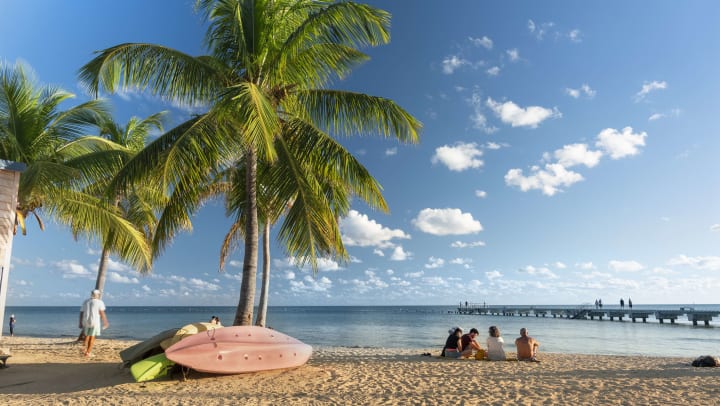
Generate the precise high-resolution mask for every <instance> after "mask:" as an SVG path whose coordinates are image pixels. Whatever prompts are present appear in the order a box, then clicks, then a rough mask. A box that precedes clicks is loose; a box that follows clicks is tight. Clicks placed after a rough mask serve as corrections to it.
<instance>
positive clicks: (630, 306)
mask: <svg viewBox="0 0 720 406" xmlns="http://www.w3.org/2000/svg"><path fill="white" fill-rule="evenodd" d="M628 307H629V308H630V310H632V299H630V298H628Z"/></svg>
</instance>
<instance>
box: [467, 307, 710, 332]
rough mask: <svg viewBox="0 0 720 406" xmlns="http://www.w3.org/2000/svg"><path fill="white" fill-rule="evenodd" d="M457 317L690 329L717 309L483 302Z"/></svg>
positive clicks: (707, 318)
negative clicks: (680, 323) (684, 323)
mask: <svg viewBox="0 0 720 406" xmlns="http://www.w3.org/2000/svg"><path fill="white" fill-rule="evenodd" d="M456 313H458V314H468V315H471V314H475V315H488V316H518V317H530V316H535V317H548V316H552V317H553V318H557V317H560V318H567V319H576V320H587V319H590V320H595V318H597V319H598V320H603V319H604V318H608V319H610V321H613V320H615V319H617V320H618V321H624V320H625V318H627V319H629V320H632V322H633V323H635V322H636V321H637V320H642V322H643V323H646V322H647V320H648V319H649V318H650V317H653V318H655V320H657V321H658V322H660V323H661V324H663V323H664V322H665V320H670V323H671V324H674V323H675V321H676V320H677V319H678V318H680V317H681V316H683V317H685V318H687V320H688V322H691V323H692V324H693V326H697V325H698V322H703V323H704V325H705V326H710V321H712V320H713V319H714V318H715V317H720V311H716V310H695V309H693V308H684V307H681V308H680V309H679V310H665V309H642V310H633V309H629V308H628V309H601V308H595V307H592V306H589V305H582V306H576V307H540V306H488V305H486V304H484V303H482V304H479V303H466V304H465V305H462V304H461V305H460V306H459V307H458V308H457V312H456Z"/></svg>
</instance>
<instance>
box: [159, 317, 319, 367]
mask: <svg viewBox="0 0 720 406" xmlns="http://www.w3.org/2000/svg"><path fill="white" fill-rule="evenodd" d="M311 354H312V347H311V346H309V345H307V344H305V343H303V342H302V341H300V340H298V339H296V338H293V337H290V336H288V335H286V334H283V333H281V332H279V331H276V330H272V329H268V328H265V327H258V326H233V327H224V328H219V329H215V330H208V331H204V332H200V333H197V334H195V335H192V336H190V337H187V338H185V339H183V340H182V341H179V342H177V343H175V344H173V345H172V346H171V347H169V348H167V349H166V350H165V355H166V356H167V358H168V359H169V360H171V361H173V362H175V363H177V364H180V365H183V366H186V367H189V368H192V369H194V370H197V371H201V372H210V373H217V374H239V373H245V372H255V371H266V370H270V369H284V368H294V367H299V366H301V365H303V364H305V363H306V362H307V361H308V359H310V355H311Z"/></svg>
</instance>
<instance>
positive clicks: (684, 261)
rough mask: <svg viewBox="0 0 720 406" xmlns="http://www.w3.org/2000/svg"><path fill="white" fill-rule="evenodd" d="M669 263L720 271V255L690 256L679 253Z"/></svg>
mask: <svg viewBox="0 0 720 406" xmlns="http://www.w3.org/2000/svg"><path fill="white" fill-rule="evenodd" d="M668 265H686V266H689V267H691V268H695V269H701V270H705V271H720V257H717V256H706V257H688V256H687V255H678V256H676V257H675V258H672V259H671V260H670V261H668Z"/></svg>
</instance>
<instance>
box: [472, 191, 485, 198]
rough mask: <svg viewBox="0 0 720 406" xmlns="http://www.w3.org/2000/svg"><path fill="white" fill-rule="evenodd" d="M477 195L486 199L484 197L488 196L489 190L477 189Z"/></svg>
mask: <svg viewBox="0 0 720 406" xmlns="http://www.w3.org/2000/svg"><path fill="white" fill-rule="evenodd" d="M475 196H477V197H478V198H480V199H484V198H486V197H487V192H486V191H484V190H476V191H475Z"/></svg>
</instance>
